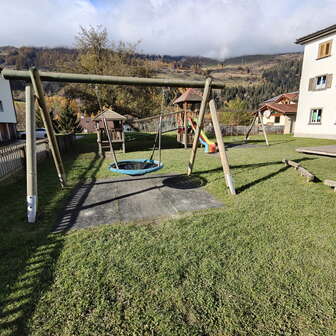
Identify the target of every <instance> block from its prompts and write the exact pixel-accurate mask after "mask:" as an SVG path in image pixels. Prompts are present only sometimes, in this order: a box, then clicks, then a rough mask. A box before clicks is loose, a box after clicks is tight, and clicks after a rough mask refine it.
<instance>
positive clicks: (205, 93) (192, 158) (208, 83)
mask: <svg viewBox="0 0 336 336" xmlns="http://www.w3.org/2000/svg"><path fill="white" fill-rule="evenodd" d="M211 82H212V79H211V78H207V79H206V81H205V85H204V91H203V97H202V103H201V108H200V112H199V115H198V120H197V127H196V131H195V136H194V141H193V145H192V149H191V156H190V160H189V164H188V176H190V175H191V173H192V170H193V167H194V162H195V157H196V151H197V145H198V138H199V136H200V133H201V128H202V124H203V119H204V114H205V108H206V105H207V102H208V99H209V94H210V89H211Z"/></svg>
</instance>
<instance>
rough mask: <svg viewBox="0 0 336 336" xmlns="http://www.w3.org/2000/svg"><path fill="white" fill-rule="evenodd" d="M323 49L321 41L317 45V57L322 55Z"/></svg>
mask: <svg viewBox="0 0 336 336" xmlns="http://www.w3.org/2000/svg"><path fill="white" fill-rule="evenodd" d="M323 49H324V44H323V43H321V44H320V45H319V49H318V55H317V58H321V57H323Z"/></svg>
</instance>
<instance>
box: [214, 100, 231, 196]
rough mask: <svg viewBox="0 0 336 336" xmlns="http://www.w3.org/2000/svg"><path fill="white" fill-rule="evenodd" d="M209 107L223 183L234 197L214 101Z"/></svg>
mask: <svg viewBox="0 0 336 336" xmlns="http://www.w3.org/2000/svg"><path fill="white" fill-rule="evenodd" d="M209 107H210V113H211V119H212V124H213V127H214V130H215V135H216V140H217V145H218V150H219V155H220V159H221V162H222V166H223V172H224V177H225V182H226V185H227V187H228V188H229V190H230V192H231V194H232V195H235V194H236V190H235V187H234V184H233V179H232V176H231V173H230V164H229V160H228V157H227V155H226V151H225V146H224V141H223V136H222V132H221V129H220V126H219V121H218V117H217V110H216V104H215V101H214V100H213V99H211V100H210V102H209Z"/></svg>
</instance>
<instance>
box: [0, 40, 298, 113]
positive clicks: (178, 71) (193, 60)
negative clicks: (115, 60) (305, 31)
mask: <svg viewBox="0 0 336 336" xmlns="http://www.w3.org/2000/svg"><path fill="white" fill-rule="evenodd" d="M302 56H303V55H302V54H301V53H284V54H275V55H245V56H239V57H232V58H228V59H225V60H223V61H218V60H216V59H212V58H207V57H200V56H170V55H147V54H139V53H138V54H134V55H133V56H132V57H135V58H141V59H144V60H146V61H147V62H148V65H149V66H150V67H151V68H152V70H153V74H154V76H156V77H159V78H172V79H189V80H204V78H205V77H206V76H211V77H212V78H214V79H215V80H220V81H223V82H224V83H225V84H226V87H227V88H226V89H225V92H224V94H222V98H223V101H228V100H231V99H233V98H235V97H236V96H239V97H240V98H241V99H245V100H246V101H247V102H248V105H249V107H250V108H251V109H252V108H253V109H254V108H256V107H257V106H258V104H259V103H260V102H261V101H263V100H265V99H267V98H270V97H272V95H277V94H280V93H283V92H290V91H296V90H298V87H299V79H300V74H301V64H302ZM77 57H78V51H77V50H76V49H71V48H36V47H21V48H16V47H12V46H3V47H0V68H1V67H9V68H12V69H28V68H29V67H30V66H32V65H35V66H37V67H38V68H39V69H41V70H44V71H64V72H66V71H67V70H64V69H71V68H75V63H76V60H77ZM62 88H63V84H61V83H48V88H47V90H48V93H49V94H60V93H61V91H60V90H61V89H62ZM13 89H14V90H15V92H14V94H15V96H16V97H18V96H20V95H21V96H22V89H23V84H22V83H21V84H20V83H19V82H15V83H14V84H13ZM20 91H21V93H20ZM223 91H224V90H223Z"/></svg>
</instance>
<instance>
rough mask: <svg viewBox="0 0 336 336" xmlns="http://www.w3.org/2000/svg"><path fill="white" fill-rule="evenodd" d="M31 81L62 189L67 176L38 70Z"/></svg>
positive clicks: (32, 69)
mask: <svg viewBox="0 0 336 336" xmlns="http://www.w3.org/2000/svg"><path fill="white" fill-rule="evenodd" d="M30 79H31V82H32V84H33V87H34V91H35V97H36V99H37V103H38V106H39V109H40V112H41V117H42V121H43V124H44V127H45V129H46V131H47V136H48V142H49V146H50V149H51V153H52V156H53V159H54V163H55V166H56V170H57V174H58V179H59V181H60V184H61V187H62V188H63V187H65V186H66V176H65V171H64V167H63V162H62V159H61V154H60V151H59V148H58V143H57V139H56V136H55V132H54V129H53V126H52V121H51V118H50V115H49V113H48V109H47V104H46V101H45V99H44V91H43V86H42V82H41V79H40V75H39V72H38V70H37V69H36V68H31V69H30Z"/></svg>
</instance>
